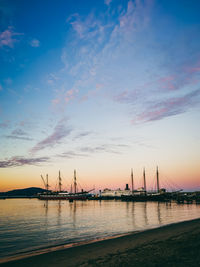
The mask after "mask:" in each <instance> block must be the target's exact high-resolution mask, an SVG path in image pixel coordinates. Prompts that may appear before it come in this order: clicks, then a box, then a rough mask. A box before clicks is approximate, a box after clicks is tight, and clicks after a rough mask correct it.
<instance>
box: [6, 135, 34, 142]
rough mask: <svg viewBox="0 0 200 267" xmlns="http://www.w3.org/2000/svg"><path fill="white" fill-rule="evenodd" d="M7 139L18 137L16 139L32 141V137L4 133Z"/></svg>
mask: <svg viewBox="0 0 200 267" xmlns="http://www.w3.org/2000/svg"><path fill="white" fill-rule="evenodd" d="M5 137H6V138H8V139H15V140H16V139H18V140H24V141H32V140H33V138H30V137H25V136H19V135H6V136H5Z"/></svg>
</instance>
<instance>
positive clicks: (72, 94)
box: [65, 89, 78, 103]
mask: <svg viewBox="0 0 200 267" xmlns="http://www.w3.org/2000/svg"><path fill="white" fill-rule="evenodd" d="M77 93H78V90H77V89H70V90H68V91H67V92H66V97H65V102H66V103H68V102H69V101H70V100H72V99H74V97H75V95H76V94H77Z"/></svg>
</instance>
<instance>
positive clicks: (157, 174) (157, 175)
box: [156, 166, 160, 193]
mask: <svg viewBox="0 0 200 267" xmlns="http://www.w3.org/2000/svg"><path fill="white" fill-rule="evenodd" d="M156 177H157V192H158V193H159V191H160V186H159V173H158V166H157V169H156Z"/></svg>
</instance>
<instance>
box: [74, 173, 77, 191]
mask: <svg viewBox="0 0 200 267" xmlns="http://www.w3.org/2000/svg"><path fill="white" fill-rule="evenodd" d="M76 186H77V183H76V170H74V193H75V194H76Z"/></svg>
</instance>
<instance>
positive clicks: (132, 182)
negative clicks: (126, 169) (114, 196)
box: [131, 169, 134, 194]
mask: <svg viewBox="0 0 200 267" xmlns="http://www.w3.org/2000/svg"><path fill="white" fill-rule="evenodd" d="M131 186H132V194H133V190H134V185H133V169H131Z"/></svg>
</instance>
